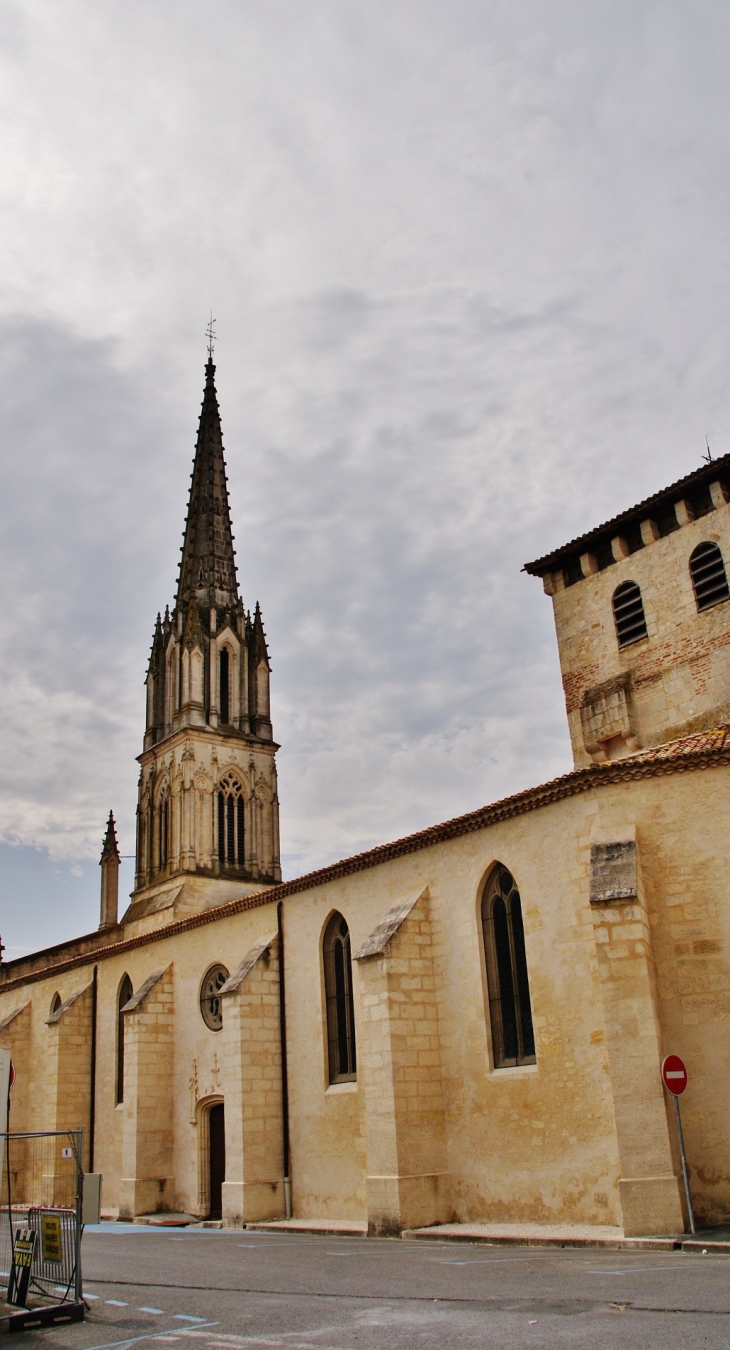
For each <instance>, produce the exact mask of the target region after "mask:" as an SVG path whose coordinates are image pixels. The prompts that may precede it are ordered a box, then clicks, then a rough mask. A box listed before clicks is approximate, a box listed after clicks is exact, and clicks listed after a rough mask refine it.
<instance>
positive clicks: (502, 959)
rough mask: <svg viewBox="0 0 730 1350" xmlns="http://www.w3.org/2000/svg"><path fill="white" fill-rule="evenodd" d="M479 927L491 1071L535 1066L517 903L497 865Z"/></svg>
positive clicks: (510, 879) (512, 885)
mask: <svg viewBox="0 0 730 1350" xmlns="http://www.w3.org/2000/svg"><path fill="white" fill-rule="evenodd" d="M482 927H483V931H484V954H485V957H486V962H487V987H488V990H489V1018H490V1022H491V1026H492V1053H493V1055H494V1067H495V1069H504V1068H509V1067H510V1066H511V1065H514V1064H534V1062H535V1034H534V1031H533V1027H532V1005H531V1003H530V982H529V979H528V976H527V953H526V951H525V930H524V928H523V925H522V902H521V900H520V893H519V891H518V890H517V885H516V883H515V879H514V877H513V876H512V873H511V872H509V871H508V870H507V868H506V867H503V865H502V864H501V863H497V865H496V866H495V867H494V869H493V870H492V872H491V874H490V876H489V879H488V881H487V884H486V886H485V888H484V897H483V899H482Z"/></svg>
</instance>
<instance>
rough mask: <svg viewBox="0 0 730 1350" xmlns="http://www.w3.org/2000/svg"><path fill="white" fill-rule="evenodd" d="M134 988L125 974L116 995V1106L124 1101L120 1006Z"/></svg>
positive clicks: (122, 1024) (126, 1001) (122, 1017)
mask: <svg viewBox="0 0 730 1350" xmlns="http://www.w3.org/2000/svg"><path fill="white" fill-rule="evenodd" d="M133 993H134V990H133V988H132V981H131V980H130V978H129V976H128V975H125V976H124V978H123V980H122V983H121V984H120V986H119V994H118V997H117V1094H116V1095H117V1106H119V1104H120V1102H123V1101H124V1015H123V1013H122V1008H123V1007H124V1005H125V1004H126V1003H129V1000H130V998H131V997H132V994H133Z"/></svg>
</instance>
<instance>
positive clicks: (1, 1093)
mask: <svg viewBox="0 0 730 1350" xmlns="http://www.w3.org/2000/svg"><path fill="white" fill-rule="evenodd" d="M14 1077H15V1074H14V1073H13V1066H12V1064H11V1063H10V1051H9V1050H0V1177H1V1176H2V1175H3V1166H4V1163H5V1138H4V1136H5V1135H6V1134H7V1132H8V1101H9V1098H10V1088H11V1086H12V1082H13V1078H14Z"/></svg>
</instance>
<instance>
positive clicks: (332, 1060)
mask: <svg viewBox="0 0 730 1350" xmlns="http://www.w3.org/2000/svg"><path fill="white" fill-rule="evenodd" d="M322 956H323V958H324V990H325V999H326V1003H327V1051H328V1057H329V1078H330V1083H347V1082H351V1081H352V1080H353V1079H355V1078H356V1077H357V1056H356V1052H355V1006H354V1002H353V997H352V956H351V952H350V931H349V929H348V927H347V924H346V922H345V920H344V919H343V917H342V915H341V914H336V913H335V914H333V915H332V918H331V919H330V921H329V923H328V924H327V927H326V928H325V930H324V940H323V944H322Z"/></svg>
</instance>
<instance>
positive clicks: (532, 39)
mask: <svg viewBox="0 0 730 1350" xmlns="http://www.w3.org/2000/svg"><path fill="white" fill-rule="evenodd" d="M0 61H1V63H2V64H1V68H0V136H1V138H2V139H1V144H0V240H1V241H2V243H1V247H0V419H1V421H0V425H1V426H2V437H1V441H0V444H1V446H2V488H3V490H2V493H1V494H0V550H1V555H0V559H1V563H2V579H3V591H2V606H1V607H0V691H1V692H0V725H1V731H2V756H1V757H0V914H1V916H2V923H1V924H0V931H1V932H2V934H3V939H4V941H5V942H6V944H7V946H8V949H9V950H8V955H9V956H10V955H19V954H20V953H21V952H22V951H24V950H27V949H28V948H30V947H36V946H39V945H43V944H46V943H50V942H54V941H59V940H61V939H62V938H64V937H68V936H72V935H73V934H74V933H76V932H79V931H87V930H88V929H89V928H91V927H93V926H95V924H96V923H97V922H98V917H97V915H98V885H99V869H98V866H97V863H98V856H99V851H100V845H101V838H102V835H103V829H104V821H105V817H106V815H107V813H108V811H109V808H110V807H113V809H114V811H115V814H116V816H117V819H118V821H119V829H120V842H121V845H122V852H123V854H125V855H128V854H131V853H132V850H133V823H134V810H135V795H136V777H137V766H136V764H135V755H137V754H138V753H139V751H140V749H141V738H142V730H143V678H144V673H145V667H146V661H147V655H148V650H149V643H150V639H151V635H152V628H153V623H154V618H155V614H156V612H157V610H158V609H159V608H161V607H162V608H164V605H165V603H166V602H167V601H172V598H173V594H174V585H175V578H176V569H177V560H178V556H179V552H178V551H179V546H180V542H181V530H182V523H183V518H184V513H185V505H186V490H187V486H188V475H189V472H190V463H191V457H192V452H193V445H194V440H195V431H196V424H197V416H198V411H199V406H200V399H201V395H202V382H203V363H204V358H205V343H204V330H205V325H206V321H207V318H208V314H209V312H210V310H211V307H212V310H213V313H214V314H215V315H216V317H217V329H218V335H219V340H218V346H217V351H216V360H217V364H218V389H219V393H220V399H221V408H222V416H223V430H224V438H225V444H226V452H227V458H228V465H229V475H230V491H231V503H232V510H233V518H234V528H235V532H236V536H237V548H238V562H239V573H240V581H241V587H242V591H243V596H244V600H245V602H246V603H247V604H248V605H253V603H254V602H255V601H256V600H257V599H258V600H260V602H261V605H262V608H263V614H264V621H265V624H266V628H267V632H268V637H269V643H270V649H271V656H272V665H273V714H274V729H275V734H276V736H277V739H278V740H280V741H281V743H282V749H281V751H280V755H279V763H280V785H281V803H282V813H281V821H282V846H283V853H284V872H285V876H294V875H296V874H297V873H299V872H302V871H306V870H308V869H310V868H312V867H315V866H318V865H320V864H323V863H325V862H328V861H331V860H332V859H335V858H338V857H342V856H344V855H347V854H348V853H351V852H354V851H357V850H359V849H362V848H365V847H367V846H369V845H371V844H374V843H377V842H381V841H384V840H387V839H390V838H394V837H397V836H398V835H401V834H403V833H406V832H409V831H411V830H414V829H417V828H419V827H421V826H424V825H427V824H430V823H433V822H435V821H437V820H442V819H445V818H448V817H449V816H453V815H456V814H458V813H460V812H463V811H467V810H469V809H472V808H473V807H476V806H478V805H480V804H481V803H483V802H486V801H489V800H491V799H494V798H495V797H499V796H503V795H505V794H507V793H509V792H513V791H516V790H518V789H519V788H522V787H526V786H528V785H530V784H532V783H536V782H539V781H541V780H544V779H545V778H548V777H551V776H553V775H555V774H557V773H561V772H564V771H566V770H567V769H569V768H570V764H571V760H570V754H569V746H568V739H567V734H566V731H565V725H564V712H563V705H562V697H561V691H560V682H559V675H558V663H557V655H556V649H555V642H554V636H553V631H552V617H551V608H550V603H549V601H548V600H547V599H546V598H545V597H544V596H543V594H542V589H541V586H540V583H539V582H538V581H535V580H534V579H531V578H528V577H526V576H525V575H524V574H523V573H521V570H520V569H521V566H522V564H523V563H524V562H525V561H526V560H529V559H531V558H533V557H536V556H538V555H540V554H541V553H543V552H545V551H547V550H548V549H549V548H551V547H553V546H555V545H558V544H560V543H562V542H564V541H565V540H566V539H569V538H572V537H574V536H575V535H576V534H578V533H580V532H582V531H583V530H585V529H587V528H589V527H591V526H592V525H595V524H598V523H599V522H600V521H602V520H605V519H607V518H609V517H610V516H612V515H613V514H614V513H615V512H617V511H619V510H621V509H622V508H623V507H627V506H630V505H631V504H633V503H634V502H635V501H638V500H639V499H641V498H642V497H644V496H646V495H648V494H649V493H651V492H652V491H654V490H657V489H658V488H660V487H662V486H664V485H665V484H666V483H669V482H671V481H672V480H673V479H675V478H678V477H680V476H681V475H682V474H684V473H687V472H689V471H691V470H692V469H694V468H695V467H697V466H698V465H699V463H700V460H701V455H702V452H703V450H704V448H705V437H706V436H707V437H709V441H710V445H711V448H712V450H713V452H714V453H716V454H721V453H725V452H727V451H728V450H729V449H730V394H729V388H728V371H729V369H730V322H729V321H730V295H729V293H728V275H729V268H728V264H729V261H730V258H729V255H730V209H729V206H730V202H729V200H728V198H729V194H730V164H729V163H728V160H729V159H730V134H729V133H730V85H729V84H728V78H727V71H728V66H729V65H730V10H728V9H726V8H725V7H724V6H723V5H721V4H720V3H719V2H718V0H712V3H706V0H692V3H689V2H688V0H687V2H686V3H677V2H676V0H662V3H652V0H644V2H643V3H627V2H626V0H610V2H607V0H592V3H590V4H586V3H585V0H551V3H549V4H548V3H546V0H519V3H517V4H516V3H514V0H510V2H509V3H507V2H506V0H505V2H504V3H501V2H500V0H492V2H491V3H485V0H443V2H442V0H387V2H386V0H368V3H364V0H307V3H306V4H302V3H300V0H207V2H206V3H203V0H154V3H150V0H144V2H143V0H125V2H124V4H122V3H114V0H108V2H107V3H99V0H61V2H60V3H59V2H58V0H55V2H54V3H52V2H51V0H0ZM131 867H132V864H131V862H127V863H126V864H125V868H126V875H125V877H124V882H125V884H126V885H127V889H128V888H129V885H130V884H131Z"/></svg>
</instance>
